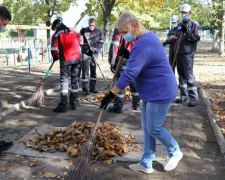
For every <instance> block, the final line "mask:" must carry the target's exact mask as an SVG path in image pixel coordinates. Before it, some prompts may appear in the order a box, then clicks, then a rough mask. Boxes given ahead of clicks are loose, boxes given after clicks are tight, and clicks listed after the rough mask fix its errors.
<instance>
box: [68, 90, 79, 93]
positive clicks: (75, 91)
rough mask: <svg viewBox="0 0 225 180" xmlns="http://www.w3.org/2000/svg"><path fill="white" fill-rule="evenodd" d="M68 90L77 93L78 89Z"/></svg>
mask: <svg viewBox="0 0 225 180" xmlns="http://www.w3.org/2000/svg"><path fill="white" fill-rule="evenodd" d="M70 92H74V93H78V92H79V90H78V89H70Z"/></svg>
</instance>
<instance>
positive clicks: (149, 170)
mask: <svg viewBox="0 0 225 180" xmlns="http://www.w3.org/2000/svg"><path fill="white" fill-rule="evenodd" d="M129 168H130V169H131V170H133V171H142V172H144V173H147V174H150V173H152V172H153V168H145V167H144V166H142V165H141V164H140V163H137V164H132V165H129Z"/></svg>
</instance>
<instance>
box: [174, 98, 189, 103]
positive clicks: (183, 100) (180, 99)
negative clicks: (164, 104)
mask: <svg viewBox="0 0 225 180" xmlns="http://www.w3.org/2000/svg"><path fill="white" fill-rule="evenodd" d="M183 102H187V98H179V99H176V100H175V103H183Z"/></svg>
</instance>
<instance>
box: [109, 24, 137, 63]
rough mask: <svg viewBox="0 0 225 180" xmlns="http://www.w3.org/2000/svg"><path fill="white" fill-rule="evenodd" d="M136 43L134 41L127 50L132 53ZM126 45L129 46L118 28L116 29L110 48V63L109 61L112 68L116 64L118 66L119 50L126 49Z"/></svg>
mask: <svg viewBox="0 0 225 180" xmlns="http://www.w3.org/2000/svg"><path fill="white" fill-rule="evenodd" d="M135 43H136V41H133V42H131V43H130V44H129V46H128V47H127V50H128V51H129V52H131V49H132V47H133V46H134V44H135ZM126 44H127V41H125V40H124V39H123V38H122V36H121V33H120V32H119V30H118V28H117V27H116V28H115V29H114V32H113V37H112V41H111V45H110V48H109V58H108V61H109V64H110V65H111V66H114V65H115V64H117V62H118V59H119V49H120V47H121V46H124V47H125V46H126ZM122 64H123V63H122Z"/></svg>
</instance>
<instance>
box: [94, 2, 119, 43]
mask: <svg viewBox="0 0 225 180" xmlns="http://www.w3.org/2000/svg"><path fill="white" fill-rule="evenodd" d="M98 2H99V3H100V5H101V8H102V12H103V22H104V27H103V31H104V32H103V35H104V41H107V40H110V37H109V36H110V35H109V33H110V16H111V12H112V9H113V7H114V5H115V0H104V1H101V0H98Z"/></svg>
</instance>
